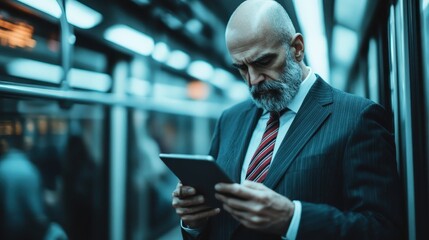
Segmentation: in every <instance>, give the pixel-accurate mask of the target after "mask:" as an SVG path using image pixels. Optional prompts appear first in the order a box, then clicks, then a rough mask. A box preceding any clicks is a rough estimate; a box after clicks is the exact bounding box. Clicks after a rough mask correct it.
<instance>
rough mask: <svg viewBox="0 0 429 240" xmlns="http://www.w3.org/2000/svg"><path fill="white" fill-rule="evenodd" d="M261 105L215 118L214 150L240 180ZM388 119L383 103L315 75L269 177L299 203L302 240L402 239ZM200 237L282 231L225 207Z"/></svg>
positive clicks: (257, 235)
mask: <svg viewBox="0 0 429 240" xmlns="http://www.w3.org/2000/svg"><path fill="white" fill-rule="evenodd" d="M261 112H262V111H261V110H260V109H258V108H256V106H255V105H254V104H253V103H252V102H251V101H246V102H244V103H241V104H239V105H236V106H234V107H232V108H231V109H229V110H227V111H225V112H224V113H223V115H222V116H221V118H220V120H219V121H218V125H217V128H216V131H215V134H214V138H213V142H212V148H211V152H210V154H211V155H213V156H214V158H215V159H217V162H218V164H219V165H220V166H221V167H222V168H223V169H224V170H225V171H226V172H227V173H228V174H229V175H230V176H231V177H232V178H233V179H234V180H235V181H237V182H239V181H240V171H241V167H242V163H243V159H244V156H245V154H246V150H247V146H248V144H249V141H250V138H251V135H252V133H253V130H254V128H255V126H256V123H257V121H258V119H259V116H260V115H261ZM390 125H391V124H390V120H389V118H387V117H386V116H385V111H384V109H383V108H382V107H380V106H379V105H377V104H375V103H373V102H371V101H369V100H367V99H363V98H359V97H356V96H353V95H350V94H346V93H344V92H341V91H338V90H336V89H333V88H332V87H330V86H329V85H328V84H326V83H325V82H324V81H323V80H322V79H320V78H319V79H318V80H317V81H316V82H315V84H314V85H313V87H312V88H311V90H310V92H309V93H308V95H307V97H306V98H305V100H304V102H303V105H302V106H301V109H300V110H299V112H298V113H297V115H296V117H295V120H294V121H293V123H292V125H291V127H290V129H289V131H288V133H287V135H286V136H285V138H284V140H283V142H282V143H281V146H280V148H279V150H278V152H277V154H276V156H275V159H274V160H273V163H272V166H271V168H270V171H269V173H268V176H267V178H266V179H265V182H264V184H265V185H266V186H268V187H269V188H271V189H274V190H275V191H276V192H278V193H280V194H282V195H284V196H286V197H288V198H289V199H292V200H300V201H301V202H302V215H301V222H300V225H299V229H298V236H297V237H298V239H396V238H400V237H399V236H401V234H402V229H403V226H404V224H405V221H404V219H403V211H402V209H403V204H402V191H401V190H400V189H401V184H400V183H399V180H398V174H397V171H396V163H395V146H394V140H393V135H392V134H391V126H390ZM184 237H185V238H188V237H189V236H187V235H186V234H184ZM200 239H219V240H221V239H264V240H265V239H280V236H273V235H269V234H264V233H261V232H257V231H254V230H250V229H247V228H245V227H244V226H242V225H240V224H239V223H238V222H237V221H236V220H234V219H233V218H232V217H231V216H230V215H229V214H228V213H226V212H225V211H222V212H221V214H219V215H218V216H216V217H213V218H212V219H210V222H209V224H208V226H207V227H206V229H205V230H204V232H203V233H202V234H201V235H200Z"/></svg>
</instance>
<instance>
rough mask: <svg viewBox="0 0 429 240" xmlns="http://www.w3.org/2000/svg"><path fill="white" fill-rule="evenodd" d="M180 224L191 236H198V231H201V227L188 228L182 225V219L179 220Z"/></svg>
mask: <svg viewBox="0 0 429 240" xmlns="http://www.w3.org/2000/svg"><path fill="white" fill-rule="evenodd" d="M180 226H181V227H182V229H183V230H185V232H187V233H188V234H189V235H191V236H192V237H193V238H196V237H198V235H200V233H201V232H202V231H203V228H188V227H185V226H183V221H182V220H180Z"/></svg>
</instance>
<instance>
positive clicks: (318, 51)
mask: <svg viewBox="0 0 429 240" xmlns="http://www.w3.org/2000/svg"><path fill="white" fill-rule="evenodd" d="M293 3H294V7H295V11H296V13H297V17H298V21H299V24H300V26H301V29H302V33H303V36H304V42H305V46H306V47H305V51H306V52H307V53H308V54H306V58H307V59H308V63H309V64H308V65H310V66H311V67H312V68H313V70H314V72H316V73H317V74H319V75H320V76H322V78H323V79H325V80H326V81H329V79H330V72H329V57H328V41H327V39H326V33H325V31H324V29H325V26H324V17H323V16H324V15H323V5H322V0H307V1H302V0H294V1H293Z"/></svg>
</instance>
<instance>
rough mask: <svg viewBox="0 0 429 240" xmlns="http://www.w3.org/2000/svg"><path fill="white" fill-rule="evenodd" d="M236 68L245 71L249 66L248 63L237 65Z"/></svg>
mask: <svg viewBox="0 0 429 240" xmlns="http://www.w3.org/2000/svg"><path fill="white" fill-rule="evenodd" d="M235 68H237V69H238V70H241V71H245V70H246V69H247V66H246V65H244V64H243V65H235Z"/></svg>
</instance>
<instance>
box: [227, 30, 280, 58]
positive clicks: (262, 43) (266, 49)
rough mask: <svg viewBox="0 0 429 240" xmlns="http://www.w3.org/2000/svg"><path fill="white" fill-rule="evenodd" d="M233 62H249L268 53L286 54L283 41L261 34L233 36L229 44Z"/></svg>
mask: <svg viewBox="0 0 429 240" xmlns="http://www.w3.org/2000/svg"><path fill="white" fill-rule="evenodd" d="M227 46H228V50H229V53H230V55H231V58H232V61H233V62H249V61H252V60H254V59H256V58H258V57H260V56H262V55H265V54H268V53H277V54H281V53H283V52H284V47H283V44H282V41H279V40H275V39H274V38H272V37H269V36H266V35H263V34H259V36H255V35H253V36H249V35H248V36H244V35H238V36H234V35H233V36H231V38H230V39H228V42H227Z"/></svg>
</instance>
